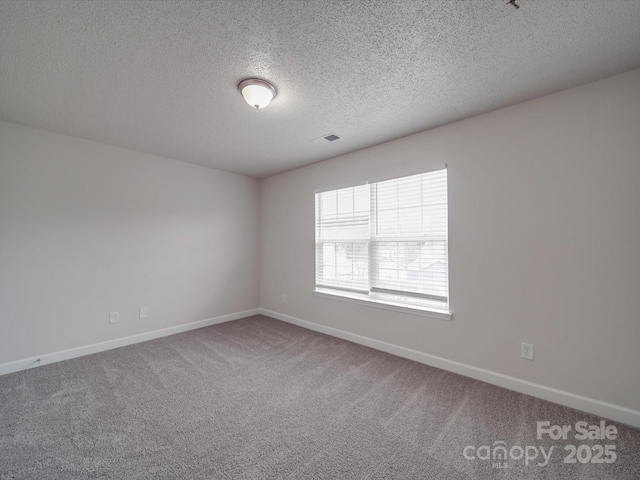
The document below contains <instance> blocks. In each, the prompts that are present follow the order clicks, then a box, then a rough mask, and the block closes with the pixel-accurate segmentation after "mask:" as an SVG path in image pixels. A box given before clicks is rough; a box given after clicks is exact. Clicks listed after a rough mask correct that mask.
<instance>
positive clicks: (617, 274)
mask: <svg viewBox="0 0 640 480" xmlns="http://www.w3.org/2000/svg"><path fill="white" fill-rule="evenodd" d="M443 163H446V164H448V167H449V234H450V250H449V259H450V297H451V311H452V312H453V320H452V321H450V322H447V321H442V320H436V319H430V318H426V317H422V316H415V315H410V314H404V313H395V312H391V311H388V310H381V309H376V308H372V307H368V306H362V305H356V304H350V303H345V302H341V301H336V300H333V299H327V298H321V297H316V296H314V295H313V294H312V290H313V287H314V196H313V192H314V189H318V188H322V187H329V186H336V185H343V184H345V183H350V182H357V181H362V180H366V179H375V178H376V177H388V176H389V175H391V174H397V175H398V176H400V175H404V174H409V173H414V172H416V171H420V170H421V169H428V168H429V167H431V166H432V165H440V164H443ZM260 202H261V213H260V221H261V230H260V231H261V243H260V249H261V250H260V278H261V281H260V296H261V299H260V305H261V307H263V308H266V309H268V310H271V311H275V312H279V313H282V314H286V315H290V316H293V317H296V318H299V319H302V320H307V321H310V322H314V323H316V324H319V325H323V326H326V327H332V328H337V329H340V330H343V331H346V332H351V333H355V334H358V335H362V336H365V337H369V338H373V339H378V340H382V341H385V342H389V343H392V344H395V345H399V346H402V347H406V348H411V349H415V350H418V351H420V352H425V353H428V354H431V355H437V356H440V357H444V358H446V359H450V360H453V361H457V362H462V363H464V364H468V365H472V366H475V367H479V368H482V369H487V370H490V371H493V372H497V373H500V374H504V375H509V376H512V377H516V378H518V379H522V380H525V381H530V382H535V383H537V384H541V385H544V386H548V387H552V388H557V389H561V390H564V391H567V392H570V393H573V394H576V395H583V396H586V397H590V398H592V399H596V400H600V401H603V402H609V403H612V404H615V405H620V406H623V407H627V408H631V409H636V410H640V390H639V389H640V387H639V385H640V368H639V367H640V348H639V345H640V251H639V248H640V70H636V71H633V72H629V73H626V74H623V75H619V76H616V77H611V78H609V79H605V80H602V81H599V82H596V83H591V84H587V85H584V86H581V87H577V88H574V89H571V90H566V91H563V92H560V93H557V94H554V95H550V96H546V97H543V98H539V99H537V100H533V101H530V102H526V103H522V104H519V105H515V106H512V107H509V108H505V109H502V110H499V111H495V112H491V113H488V114H485V115H481V116H478V117H474V118H470V119H467V120H463V121H461V122H457V123H454V124H450V125H447V126H444V127H441V128H438V129H434V130H431V131H427V132H423V133H419V134H416V135H412V136H409V137H405V138H402V139H399V140H396V141H393V142H389V143H386V144H382V145H378V146H376V147H372V148H369V149H365V150H362V151H359V152H355V153H352V154H349V155H345V156H342V157H339V158H336V159H332V160H328V161H325V162H322V163H318V164H315V165H311V166H308V167H305V168H301V169H298V170H294V171H291V172H287V173H283V174H280V175H277V176H273V177H270V178H268V179H265V180H263V181H262V182H261V196H260ZM282 294H286V295H287V300H288V301H287V303H283V302H282V301H281V296H282ZM521 342H528V343H533V344H534V345H535V349H536V350H535V352H536V359H535V361H534V362H530V361H527V360H522V359H520V343H521Z"/></svg>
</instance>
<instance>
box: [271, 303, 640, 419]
mask: <svg viewBox="0 0 640 480" xmlns="http://www.w3.org/2000/svg"><path fill="white" fill-rule="evenodd" d="M259 310H260V313H261V314H263V315H266V316H268V317H273V318H276V319H278V320H282V321H284V322H287V323H292V324H294V325H298V326H300V327H304V328H308V329H309V330H315V331H316V332H321V333H325V334H327V335H331V336H333V337H338V338H342V339H344V340H349V341H350V342H354V343H359V344H360V345H365V346H367V347H371V348H375V349H376V350H382V351H383V352H387V353H391V354H393V355H397V356H399V357H404V358H408V359H410V360H414V361H416V362H419V363H424V364H426V365H430V366H432V367H437V368H441V369H443V370H447V371H449V372H454V373H458V374H460V375H464V376H466V377H471V378H475V379H476V380H481V381H483V382H487V383H491V384H493V385H497V386H499V387H503V388H506V389H509V390H513V391H516V392H520V393H524V394H526V395H531V396H532V397H537V398H541V399H543V400H548V401H550V402H554V403H558V404H560V405H564V406H567V407H571V408H575V409H576V410H581V411H583V412H587V413H591V414H594V415H597V416H599V417H603V418H608V419H610V420H613V421H616V422H620V423H624V424H627V425H631V426H632V427H636V428H640V411H638V410H632V409H630V408H626V407H621V406H619V405H614V404H611V403H607V402H602V401H600V400H595V399H593V398H588V397H583V396H581V395H576V394H574V393H570V392H565V391H563V390H558V389H556V388H551V387H546V386H544V385H540V384H537V383H533V382H528V381H526V380H520V379H519V378H515V377H510V376H508V375H503V374H501V373H496V372H492V371H490V370H485V369H482V368H478V367H474V366H472V365H467V364H464V363H460V362H455V361H453V360H448V359H446V358H442V357H437V356H435V355H429V354H428V353H423V352H419V351H417V350H412V349H410V348H405V347H401V346H399V345H394V344H391V343H387V342H383V341H381V340H375V339H373V338H369V337H364V336H362V335H357V334H355V333H349V332H345V331H343V330H339V329H337V328H331V327H326V326H324V325H319V324H317V323H313V322H309V321H306V320H301V319H299V318H296V317H292V316H290V315H285V314H282V313H278V312H273V311H271V310H267V309H265V308H260V309H259Z"/></svg>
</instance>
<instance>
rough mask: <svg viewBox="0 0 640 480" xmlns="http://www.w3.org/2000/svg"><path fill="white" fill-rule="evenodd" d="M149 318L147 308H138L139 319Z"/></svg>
mask: <svg viewBox="0 0 640 480" xmlns="http://www.w3.org/2000/svg"><path fill="white" fill-rule="evenodd" d="M148 316H149V307H142V308H140V315H139V317H140V318H147V317H148Z"/></svg>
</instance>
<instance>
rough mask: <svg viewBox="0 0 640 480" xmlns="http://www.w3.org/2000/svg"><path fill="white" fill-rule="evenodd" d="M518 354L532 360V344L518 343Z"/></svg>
mask: <svg viewBox="0 0 640 480" xmlns="http://www.w3.org/2000/svg"><path fill="white" fill-rule="evenodd" d="M520 356H521V357H522V358H526V359H527V360H533V345H531V344H530V343H521V344H520Z"/></svg>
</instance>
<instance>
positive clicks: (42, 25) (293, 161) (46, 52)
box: [0, 0, 640, 177]
mask: <svg viewBox="0 0 640 480" xmlns="http://www.w3.org/2000/svg"><path fill="white" fill-rule="evenodd" d="M518 3H519V5H520V9H515V8H514V7H513V6H511V5H508V4H507V2H506V0H473V1H459V0H455V1H454V0H449V1H434V0H431V1H429V0H419V1H413V0H397V1H392V0H383V1H375V0H359V1H349V0H309V1H305V0H261V1H260V0H231V1H221V0H216V1H186V0H185V1H169V0H162V1H138V0H126V1H117V0H109V1H103V0H98V1H65V0H61V1H50V2H46V1H24V0H22V1H18V0H0V119H3V120H7V121H10V122H15V123H20V124H24V125H30V126H34V127H39V128H44V129H47V130H51V131H54V132H59V133H64V134H68V135H73V136H77V137H81V138H86V139H91V140H96V141H100V142H104V143H108V144H112V145H118V146H122V147H127V148H131V149H134V150H139V151H142V152H148V153H153V154H156V155H160V156H164V157H169V158H174V159H177V160H183V161H186V162H192V163H197V164H201V165H207V166H211V167H215V168H220V169H224V170H229V171H233V172H237V173H242V174H248V175H252V176H256V177H264V176H267V175H270V174H273V173H277V172H281V171H285V170H288V169H291V168H295V167H299V166H302V165H306V164H309V163H312V162H315V161H319V160H323V159H326V158H330V157H334V156H336V155H340V154H343V153H347V152H350V151H354V150H357V149H360V148H363V147H367V146H370V145H375V144H377V143H381V142H384V141H387V140H391V139H393V138H398V137H401V136H404V135H408V134H410V133H414V132H418V131H420V130H425V129H428V128H432V127H435V126H438V125H442V124H445V123H448V122H451V121H455V120H459V119H462V118H465V117H469V116H472V115H476V114H478V113H482V112H486V111H489V110H493V109H496V108H500V107H503V106H506V105H510V104H514V103H517V102H521V101H523V100H528V99H531V98H535V97H538V96H541V95H544V94H547V93H551V92H554V91H558V90H561V89H564V88H568V87H571V86H574V85H578V84H582V83H586V82H589V81H592V80H597V79H600V78H604V77H606V76H610V75H613V74H617V73H621V72H624V71H627V70H631V69H634V68H639V67H640V1H637V0H582V1H566V0H565V1H560V0H551V1H547V0H518ZM252 76H258V77H262V78H266V79H268V80H270V81H271V82H273V83H274V84H275V85H276V87H277V89H278V92H279V93H278V96H277V97H276V99H275V100H274V101H273V102H272V104H271V105H270V106H269V107H268V108H266V109H264V110H260V111H256V110H253V109H251V108H250V107H249V106H248V105H247V104H246V103H244V101H243V100H242V97H241V96H240V94H239V93H238V91H237V84H238V82H239V81H240V80H242V79H243V78H245V77H252ZM328 133H335V134H337V135H339V136H340V137H342V138H341V139H340V140H337V141H334V142H327V141H324V140H322V141H316V142H311V140H313V139H316V138H318V137H320V136H323V135H325V134H328Z"/></svg>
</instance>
